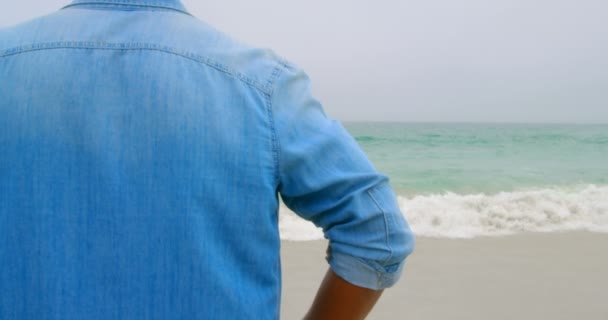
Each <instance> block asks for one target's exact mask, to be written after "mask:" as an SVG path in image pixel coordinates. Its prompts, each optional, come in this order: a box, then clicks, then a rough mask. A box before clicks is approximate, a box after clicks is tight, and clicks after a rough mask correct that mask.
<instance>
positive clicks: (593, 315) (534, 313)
mask: <svg viewBox="0 0 608 320" xmlns="http://www.w3.org/2000/svg"><path fill="white" fill-rule="evenodd" d="M326 244H327V242H326V241H308V242H292V241H283V242H282V265H283V302H282V306H281V319H286V320H291V319H301V318H302V316H303V315H304V314H305V313H306V310H307V309H308V307H309V306H310V304H311V302H312V299H313V297H314V294H315V292H316V290H317V288H318V285H319V283H320V281H321V279H322V277H323V275H324V274H325V271H326V270H327V263H326V262H325V260H324V256H325V248H326ZM368 319H438V320H439V319H441V320H444V319H450V320H452V319H466V320H475V319H480V320H481V319H483V320H488V319H492V320H497V319H498V320H499V319H509V320H511V319H518V320H522V319H535V320H536V319H539V320H540V319H550V320H561V319H585V320H596V319H597V320H606V319H608V234H597V233H585V232H580V233H579V232H576V233H547V234H520V235H513V236H506V237H486V238H475V239H468V240H454V239H432V238H422V237H418V238H417V245H416V249H415V252H414V253H413V254H412V255H411V256H410V257H409V258H408V260H407V264H406V268H405V270H404V273H403V277H402V278H401V280H400V282H398V283H397V284H396V285H395V286H394V287H393V288H390V289H387V290H386V291H385V292H384V294H383V296H382V298H381V299H380V301H379V302H378V304H377V305H376V308H375V309H374V310H373V311H372V313H371V314H370V316H369V317H368Z"/></svg>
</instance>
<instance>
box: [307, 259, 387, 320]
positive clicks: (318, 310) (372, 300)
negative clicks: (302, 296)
mask: <svg viewBox="0 0 608 320" xmlns="http://www.w3.org/2000/svg"><path fill="white" fill-rule="evenodd" d="M381 294H382V290H371V289H367V288H362V287H358V286H355V285H352V284H350V283H349V282H347V281H345V280H343V279H342V278H340V277H338V276H337V275H336V274H335V273H334V272H333V271H332V270H331V269H329V270H328V271H327V274H326V275H325V278H324V279H323V283H322V284H321V287H320V288H319V291H318V292H317V296H316V297H315V300H314V302H313V304H312V307H311V308H310V310H309V311H308V314H307V315H306V317H305V318H304V319H305V320H325V319H328V320H330V319H331V320H341V319H345V320H351V319H352V320H357V319H365V317H366V316H367V314H368V313H369V312H370V311H371V310H372V308H373V307H374V305H375V304H376V302H377V301H378V299H379V298H380V295H381Z"/></svg>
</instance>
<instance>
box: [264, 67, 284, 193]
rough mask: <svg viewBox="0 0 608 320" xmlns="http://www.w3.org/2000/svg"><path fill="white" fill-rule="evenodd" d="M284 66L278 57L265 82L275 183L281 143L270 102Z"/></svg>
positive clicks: (278, 176)
mask: <svg viewBox="0 0 608 320" xmlns="http://www.w3.org/2000/svg"><path fill="white" fill-rule="evenodd" d="M284 68H285V62H284V61H283V60H282V59H279V65H277V66H276V67H275V68H274V70H273V71H272V74H271V75H270V77H269V78H268V81H267V82H266V87H267V88H268V92H267V93H266V105H267V106H266V109H267V113H268V122H269V126H270V136H271V140H272V155H273V158H274V159H273V160H274V167H275V170H274V179H275V184H276V185H278V184H279V183H280V180H281V178H280V177H281V165H280V158H281V143H280V141H279V138H278V135H277V132H276V125H275V115H274V110H273V109H274V108H273V103H272V98H273V94H274V91H275V88H274V86H275V83H276V80H277V79H278V78H279V77H280V76H281V73H282V72H283V69H284Z"/></svg>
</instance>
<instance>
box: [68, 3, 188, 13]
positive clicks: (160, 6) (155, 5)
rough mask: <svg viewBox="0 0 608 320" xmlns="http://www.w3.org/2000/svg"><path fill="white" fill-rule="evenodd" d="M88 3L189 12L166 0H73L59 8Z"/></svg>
mask: <svg viewBox="0 0 608 320" xmlns="http://www.w3.org/2000/svg"><path fill="white" fill-rule="evenodd" d="M90 4H102V5H103V4H105V5H107V4H116V5H132V6H140V7H159V8H166V9H171V10H175V11H179V12H183V13H186V14H189V13H188V12H187V11H186V10H185V8H183V7H181V6H175V5H171V4H169V3H167V2H162V1H129V0H112V1H82V2H75V3H71V4H68V5H67V6H64V7H63V8H61V9H66V8H69V7H75V6H81V5H90Z"/></svg>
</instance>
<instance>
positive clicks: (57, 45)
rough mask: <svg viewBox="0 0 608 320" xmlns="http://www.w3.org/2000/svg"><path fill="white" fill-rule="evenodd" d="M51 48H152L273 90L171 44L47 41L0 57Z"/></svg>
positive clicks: (18, 48) (26, 46) (264, 88)
mask: <svg viewBox="0 0 608 320" xmlns="http://www.w3.org/2000/svg"><path fill="white" fill-rule="evenodd" d="M50 49H99V50H125V51H128V50H152V51H160V52H165V53H169V54H173V55H176V56H180V57H183V58H186V59H189V60H192V61H195V62H198V63H202V64H205V65H208V66H210V67H212V68H214V69H217V70H219V71H221V72H223V73H226V74H228V75H230V76H232V77H234V78H237V79H239V80H240V81H243V82H244V83H246V84H248V85H250V86H251V87H254V88H256V89H258V90H260V91H261V92H263V93H266V94H271V93H272V91H271V90H269V88H268V85H262V84H261V83H259V81H257V80H255V79H252V78H250V77H248V76H246V75H244V74H242V73H239V72H237V71H235V70H233V69H231V68H230V67H228V66H226V65H224V64H221V63H219V62H217V61H215V60H213V59H210V58H207V57H205V56H202V55H198V54H195V53H191V52H187V51H180V50H177V49H175V48H172V47H169V46H161V45H157V44H152V43H140V42H137V43H112V42H88V41H86V42H85V41H67V42H66V41H62V42H45V43H38V44H30V45H23V46H19V47H14V48H10V49H5V50H4V51H0V58H5V57H8V56H13V55H17V54H21V53H26V52H31V51H40V50H50Z"/></svg>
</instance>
